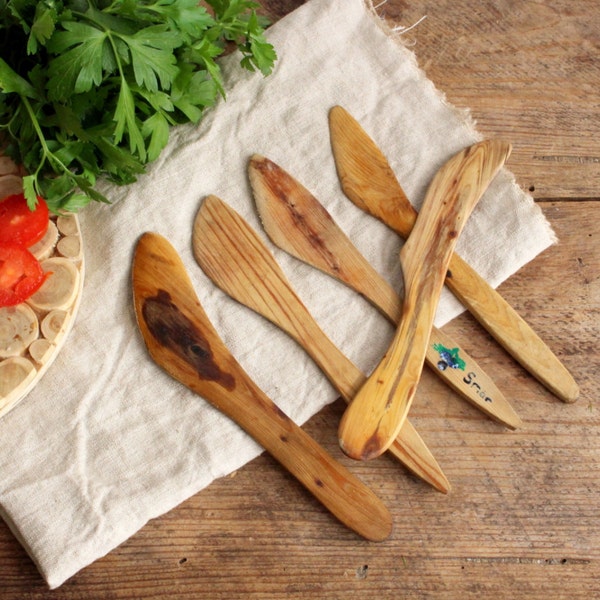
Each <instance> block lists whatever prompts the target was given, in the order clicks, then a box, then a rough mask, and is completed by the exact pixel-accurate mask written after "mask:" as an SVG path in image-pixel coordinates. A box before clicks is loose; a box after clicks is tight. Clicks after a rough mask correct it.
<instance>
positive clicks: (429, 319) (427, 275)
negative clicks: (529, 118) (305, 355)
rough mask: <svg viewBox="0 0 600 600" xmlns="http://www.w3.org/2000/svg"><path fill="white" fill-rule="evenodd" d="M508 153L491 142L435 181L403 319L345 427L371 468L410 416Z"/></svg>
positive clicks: (413, 241)
mask: <svg viewBox="0 0 600 600" xmlns="http://www.w3.org/2000/svg"><path fill="white" fill-rule="evenodd" d="M509 154H510V145H509V144H506V143H504V142H501V141H495V140H487V141H484V142H480V143H479V144H474V145H473V146H471V147H469V148H466V149H465V150H463V151H462V152H459V153H458V154H456V155H455V156H453V157H452V158H451V159H450V160H449V161H448V162H446V163H445V164H444V165H443V166H442V168H441V169H440V170H439V171H438V172H437V173H436V175H435V177H434V178H433V180H432V182H431V184H430V186H429V189H428V190H427V194H426V196H425V201H424V203H423V207H422V209H421V213H420V214H419V217H418V218H417V222H416V223H415V227H414V228H413V231H412V233H411V235H410V237H409V239H408V241H407V242H406V244H404V246H403V247H402V250H401V251H400V263H401V264H402V272H403V275H404V300H403V305H402V317H401V319H400V324H399V326H398V329H397V330H396V335H395V336H394V339H393V340H392V343H391V345H390V347H389V349H388V351H387V352H386V354H385V355H384V357H383V359H382V360H381V362H380V363H379V365H377V367H376V368H375V370H374V371H373V372H372V373H371V375H370V376H369V378H368V379H367V381H366V383H365V384H364V385H363V387H362V388H361V389H360V390H359V392H358V394H357V395H356V396H355V397H354V400H353V401H352V403H351V404H350V406H349V407H348V408H347V409H346V411H345V412H344V415H343V416H342V419H341V421H340V427H339V432H338V435H339V441H340V446H341V448H342V450H343V451H344V452H345V453H346V454H348V456H350V457H352V458H355V459H358V460H369V459H372V458H375V457H377V456H379V455H380V454H381V453H382V452H385V450H386V449H387V448H388V447H389V444H390V442H391V440H393V439H394V437H395V436H396V435H397V431H398V429H399V428H400V427H402V424H403V423H404V419H406V416H407V414H408V411H409V409H410V406H411V404H412V401H413V399H414V396H415V392H416V390H417V384H418V382H419V378H420V377H421V370H422V368H423V363H424V360H425V354H426V351H427V345H428V342H429V335H430V333H431V328H432V324H433V319H434V317H435V311H436V309H437V305H438V300H439V296H440V293H441V291H442V287H443V284H444V277H445V275H446V271H447V269H448V263H449V262H450V257H451V255H452V252H453V251H454V247H455V246H456V242H457V241H458V236H459V235H460V232H461V231H462V229H463V227H464V225H465V223H466V220H467V218H468V216H469V215H470V213H471V211H472V210H473V208H474V207H475V204H476V203H477V202H478V201H479V199H480V198H481V196H482V194H483V192H484V191H485V190H486V189H487V187H488V185H489V183H490V181H491V180H492V179H493V178H494V177H495V176H496V174H497V173H498V171H499V170H500V168H501V167H502V165H503V164H504V162H505V161H506V158H507V156H508V155H509Z"/></svg>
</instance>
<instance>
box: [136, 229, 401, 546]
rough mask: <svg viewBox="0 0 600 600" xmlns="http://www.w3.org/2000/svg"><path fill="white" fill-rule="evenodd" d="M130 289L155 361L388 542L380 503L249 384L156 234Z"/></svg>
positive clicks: (147, 239)
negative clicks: (132, 291)
mask: <svg viewBox="0 0 600 600" xmlns="http://www.w3.org/2000/svg"><path fill="white" fill-rule="evenodd" d="M133 288H134V300H135V311H136V316H137V319H138V324H139V327H140V330H141V332H142V336H143V338H144V341H145V342H146V345H147V347H148V350H149V352H150V354H151V356H152V357H153V358H154V360H155V361H156V362H157V364H159V365H160V366H161V367H162V368H163V369H165V370H166V371H167V372H168V373H169V374H170V375H171V376H173V377H174V378H175V379H177V380H178V381H179V382H181V383H183V384H184V385H186V386H187V387H188V388H189V389H191V390H193V391H194V392H196V393H198V394H199V395H201V396H202V397H203V398H205V399H206V400H207V401H209V402H210V403H211V404H213V405H214V406H215V407H216V408H218V409H219V410H220V411H222V412H223V413H224V414H226V415H227V416H228V417H229V418H231V419H232V420H233V421H235V422H236V423H238V424H239V425H240V426H241V427H242V429H244V430H245V431H246V432H248V433H249V434H250V435H251V436H252V437H253V438H254V439H255V440H256V441H257V442H258V443H259V444H261V445H262V446H263V447H264V448H265V449H266V450H267V451H268V452H269V453H270V454H272V455H273V457H274V458H275V459H277V460H278V461H279V462H280V463H281V464H282V465H283V466H284V467H285V468H286V469H288V471H289V472H290V473H291V474H292V475H294V476H295V477H296V478H297V479H298V481H300V483H302V484H303V485H304V486H305V487H306V489H308V490H309V491H310V492H311V493H312V494H313V495H314V496H315V497H316V498H317V499H319V500H320V501H321V502H322V503H323V505H324V506H326V507H327V508H328V509H329V510H330V511H331V513H332V514H334V515H335V516H336V517H337V518H338V519H339V520H340V521H341V522H342V523H344V524H346V525H347V526H348V527H350V528H351V529H352V530H354V531H356V532H357V533H358V534H359V535H362V536H363V537H365V538H367V539H369V540H373V541H381V540H383V539H385V538H386V537H388V535H389V534H390V532H391V525H392V524H391V516H390V514H389V512H388V510H387V509H386V507H385V506H384V505H383V503H382V502H381V500H380V499H379V498H378V497H377V496H376V495H375V494H374V493H373V491H372V490H370V489H369V488H368V487H367V486H365V485H364V484H363V483H362V482H361V481H360V480H358V479H357V478H356V477H355V476H354V475H352V474H351V473H350V472H349V471H348V470H347V469H346V468H345V467H343V466H342V465H341V464H340V463H338V462H337V461H335V460H334V459H333V458H332V457H331V456H330V455H329V454H327V453H326V452H325V451H324V450H323V449H322V448H321V447H320V446H319V445H318V444H317V443H316V442H315V441H314V440H312V439H311V438H310V437H309V436H308V435H307V434H306V433H305V432H304V431H302V430H301V429H300V428H299V427H298V426H297V425H296V424H295V423H294V422H293V421H292V420H291V419H290V418H289V417H288V416H287V415H285V414H284V413H283V412H282V411H281V410H280V409H279V408H278V407H277V405H276V404H274V403H273V402H272V401H271V400H270V399H269V398H267V396H266V395H265V394H264V393H263V392H262V391H261V390H260V389H259V388H258V387H257V386H256V385H255V384H254V382H253V381H252V380H251V379H250V377H249V376H248V375H247V373H246V372H245V371H244V370H243V369H242V367H241V366H240V365H239V364H238V363H237V362H236V360H235V358H234V357H233V356H232V355H231V353H230V352H229V351H228V350H227V348H226V347H225V345H224V343H223V342H222V340H221V339H220V337H219V336H218V334H217V332H216V330H215V329H214V327H213V326H212V324H211V323H210V321H209V319H208V317H207V315H206V313H205V312H204V310H203V308H202V306H201V305H200V302H199V301H198V299H197V297H196V295H195V292H194V289H193V287H192V285H191V282H190V280H189V276H188V275H187V271H186V270H185V267H184V266H183V263H182V262H181V259H180V258H179V256H178V255H177V253H176V252H175V250H174V249H173V248H172V246H171V245H170V244H169V243H168V242H167V240H165V239H164V238H162V237H161V236H158V235H157V234H145V235H144V236H142V238H141V239H140V241H139V242H138V246H137V248H136V253H135V258H134V269H133Z"/></svg>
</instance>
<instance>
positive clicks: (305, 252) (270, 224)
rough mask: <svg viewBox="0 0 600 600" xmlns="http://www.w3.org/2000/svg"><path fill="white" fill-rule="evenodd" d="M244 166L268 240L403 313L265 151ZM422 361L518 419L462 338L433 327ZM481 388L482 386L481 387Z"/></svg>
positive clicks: (493, 412) (498, 413) (491, 410)
mask: <svg viewBox="0 0 600 600" xmlns="http://www.w3.org/2000/svg"><path fill="white" fill-rule="evenodd" d="M363 164H364V163H363ZM248 171H249V176H250V184H251V187H252V191H253V194H254V199H255V202H256V207H257V209H258V212H259V215H260V217H261V220H262V223H263V227H264V229H265V231H266V232H267V234H268V235H269V237H270V239H271V241H272V242H273V243H274V244H275V245H276V246H278V247H279V248H281V249H283V250H285V251H286V252H288V253H289V254H291V255H292V256H294V257H296V258H298V259H300V260H302V261H304V262H306V263H308V264H310V265H312V266H313V267H315V268H317V269H319V270H320V271H322V272H324V273H326V274H327V275H329V276H330V277H333V278H334V279H337V280H338V281H341V282H342V283H344V284H345V285H347V286H349V287H350V288H352V289H353V290H355V291H357V292H358V293H359V294H360V295H361V296H363V297H364V298H366V299H367V300H369V302H371V304H373V306H375V307H376V308H377V309H379V310H380V312H382V313H383V315H384V316H386V317H387V318H388V320H390V321H391V322H392V324H393V325H397V324H398V322H399V320H400V318H401V316H402V300H401V299H400V297H399V296H398V294H397V293H396V292H395V291H394V289H393V288H392V287H391V285H390V284H389V283H388V282H387V281H385V280H384V279H383V278H382V277H381V276H380V275H379V274H378V273H377V272H376V271H375V269H373V267H372V266H371V265H370V264H369V263H368V262H367V260H366V259H365V258H364V256H362V255H361V254H360V252H359V251H358V250H357V248H356V247H355V246H354V244H353V243H352V241H351V240H350V239H349V238H348V236H346V234H345V233H344V232H343V231H342V230H341V229H340V227H339V226H338V225H337V223H336V222H335V221H334V219H333V217H332V216H331V215H330V214H329V212H327V210H326V209H325V207H324V206H323V205H322V204H321V203H320V202H319V201H318V200H317V198H315V197H314V196H313V195H312V194H311V193H310V191H309V190H308V189H306V188H305V187H304V186H303V185H302V184H301V183H300V182H299V181H297V180H296V179H294V178H293V177H292V176H291V175H290V174H289V173H287V172H286V171H284V170H283V169H282V168H281V167H280V166H279V165H277V164H276V163H274V162H273V161H271V160H269V159H267V158H265V157H259V156H256V155H255V156H253V157H252V158H251V159H250V165H249V167H248ZM442 352H448V353H450V354H452V353H453V354H454V356H455V357H458V358H460V360H461V361H462V364H461V365H460V366H461V367H464V371H463V370H461V368H460V367H459V364H458V361H457V364H455V365H449V364H448V363H451V362H452V359H449V358H448V357H446V359H447V360H448V362H446V359H444V358H443V357H442ZM425 361H426V363H427V364H428V365H429V367H430V368H431V369H432V370H433V372H434V373H435V374H436V375H438V376H439V377H440V378H441V379H442V380H443V381H444V382H445V383H446V384H447V385H449V386H450V387H451V388H452V389H453V390H455V391H456V392H457V393H458V394H459V395H460V396H461V397H462V398H464V399H466V400H467V401H468V402H471V403H472V404H474V405H475V406H477V407H478V408H479V410H481V411H483V412H484V413H485V414H487V415H488V416H490V417H492V418H494V419H496V420H497V421H498V422H500V423H503V424H504V425H506V426H507V427H509V428H510V429H516V428H518V427H520V426H521V425H522V422H521V419H520V417H519V415H517V413H516V412H515V410H514V409H513V408H512V406H511V405H510V403H509V402H508V401H507V400H506V398H505V397H504V395H503V394H502V392H501V391H500V390H499V389H498V386H496V384H495V383H494V382H493V381H492V379H491V377H489V376H488V375H487V373H486V372H485V371H484V370H483V369H481V367H480V366H479V365H478V364H477V363H476V362H475V361H474V360H473V358H472V357H471V356H469V354H468V353H467V352H466V351H465V350H464V348H463V347H462V346H461V345H460V344H458V343H457V342H456V341H455V340H453V339H451V338H449V337H448V336H446V335H444V334H443V333H442V332H441V331H440V330H439V329H438V328H437V327H432V329H431V332H430V335H429V342H428V344H427V350H426V353H425ZM452 366H455V367H458V368H452ZM448 367H450V368H448ZM475 381H477V383H476V384H475V385H473V384H474V382H475ZM482 390H485V391H484V392H483V393H482ZM357 391H358V390H357ZM352 397H354V394H352Z"/></svg>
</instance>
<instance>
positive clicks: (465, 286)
mask: <svg viewBox="0 0 600 600" xmlns="http://www.w3.org/2000/svg"><path fill="white" fill-rule="evenodd" d="M329 124H330V132H331V143H332V148H333V154H334V158H335V163H336V167H337V170H338V174H339V178H340V181H341V184H342V188H343V190H344V192H345V194H346V195H347V196H348V198H349V199H350V200H352V202H354V204H356V205H357V206H358V207H359V208H361V209H363V210H364V211H366V212H368V213H370V214H371V215H373V216H375V217H377V218H378V219H380V220H381V221H383V222H384V223H385V224H386V225H388V226H389V227H391V228H392V229H393V230H394V231H396V232H397V233H399V234H400V235H401V236H402V237H403V238H405V239H406V238H408V235H409V234H410V232H411V230H412V228H413V226H414V223H415V220H416V218H417V212H416V210H415V209H414V208H413V206H412V205H411V203H410V202H409V200H408V198H407V197H406V195H405V193H404V191H403V189H402V187H401V186H400V183H399V182H398V180H397V178H396V176H395V175H394V172H393V171H392V168H391V167H390V165H389V163H388V161H387V159H386V158H385V156H384V155H383V153H382V152H381V150H380V149H379V148H378V147H377V146H376V144H375V142H374V141H373V140H372V139H371V138H370V137H369V136H368V134H367V133H366V132H365V131H364V129H363V128H362V127H361V126H360V124H359V123H358V122H357V121H356V120H355V119H354V117H352V116H351V115H350V114H349V113H348V112H347V111H346V110H345V109H344V108H342V107H341V106H336V107H334V108H333V109H332V110H331V112H330V115H329ZM445 283H446V285H447V286H448V288H449V289H450V290H452V292H453V293H454V294H455V295H456V296H457V298H458V299H459V300H460V301H461V302H462V303H463V304H464V305H465V307H466V308H467V309H468V310H469V312H471V314H472V315H473V316H474V317H475V318H476V319H477V320H478V321H479V322H480V323H481V325H482V326H483V327H484V328H485V329H486V330H487V331H488V332H489V333H490V334H491V335H492V336H493V337H494V338H495V339H496V341H497V342H498V343H499V344H500V345H501V346H502V347H503V348H504V349H505V350H506V351H507V352H508V353H509V354H510V355H511V356H512V357H513V358H514V359H515V360H516V361H517V362H519V363H520V364H521V365H522V366H523V367H524V368H525V369H526V370H527V371H529V372H530V373H531V374H532V375H533V376H534V377H536V378H537V379H538V380H539V381H540V382H541V383H542V384H543V385H544V386H546V387H547V388H548V389H549V390H550V391H551V392H552V393H553V394H555V395H556V396H557V397H558V398H560V399H561V400H562V401H564V402H574V401H575V400H576V399H577V397H578V396H579V388H578V386H577V384H576V383H575V381H574V379H573V377H572V376H571V374H570V373H569V372H568V371H567V369H566V368H565V366H564V365H563V364H562V363H561V362H560V361H559V360H558V358H557V357H556V356H555V355H554V354H553V353H552V351H551V350H550V349H549V348H548V346H547V345H546V344H545V343H544V342H543V341H542V340H541V339H540V337H539V336H538V335H537V334H536V333H535V332H534V331H533V330H532V329H531V327H530V326H529V325H528V324H527V323H526V322H525V321H524V320H523V319H522V318H521V317H520V316H519V315H518V314H517V312H516V311H515V310H514V309H513V308H512V306H510V304H508V302H506V300H504V298H502V296H501V295H500V294H499V293H498V292H497V291H496V290H494V289H493V288H492V287H491V286H490V284H489V283H488V282H487V281H486V280H485V279H484V278H483V277H481V276H480V275H479V274H478V273H477V272H476V271H475V270H474V269H473V268H472V267H470V266H469V265H468V264H467V263H466V262H465V261H464V260H463V259H461V258H460V256H458V255H456V254H455V255H454V256H452V259H451V260H450V265H449V274H448V276H447V277H446V281H445Z"/></svg>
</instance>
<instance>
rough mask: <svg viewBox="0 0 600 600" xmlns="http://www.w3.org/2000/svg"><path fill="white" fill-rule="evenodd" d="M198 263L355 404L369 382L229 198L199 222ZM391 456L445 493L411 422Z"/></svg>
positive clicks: (207, 206)
mask: <svg viewBox="0 0 600 600" xmlns="http://www.w3.org/2000/svg"><path fill="white" fill-rule="evenodd" d="M192 245H193V248H194V256H195V257H196V261H197V262H198V264H199V265H200V267H201V268H202V270H203V271H204V272H205V273H206V275H207V276H208V277H209V278H210V279H211V281H212V282H213V283H214V284H215V285H217V286H218V287H219V288H221V289H222V290H223V291H224V292H225V293H226V294H228V295H229V296H231V297H232V298H234V299H235V300H237V301H238V302H240V303H241V304H244V305H245V306H247V307H249V308H251V309H252V310H254V311H255V312H257V313H258V314H259V315H262V316H263V317H265V318H266V319H268V320H269V321H271V322H272V323H274V324H275V325H277V327H279V328H280V329H282V330H283V331H285V332H286V333H287V334H288V335H289V336H290V337H291V338H292V339H294V340H295V341H296V342H297V343H298V344H299V345H300V346H301V347H302V348H304V349H305V350H306V352H307V353H308V355H309V356H310V357H311V358H312V359H313V360H314V361H315V363H316V364H317V365H318V366H319V367H320V368H321V370H322V371H323V373H325V375H326V376H327V378H328V379H329V381H330V382H331V383H332V384H333V385H334V387H335V388H336V389H337V390H338V391H339V393H340V394H341V395H342V398H344V400H346V402H350V401H351V400H352V398H354V395H355V394H356V392H357V391H358V390H359V389H360V387H361V386H362V385H363V383H364V382H365V380H366V375H364V374H363V373H362V372H361V371H360V369H359V368H358V367H357V366H355V365H354V364H353V363H352V362H351V361H350V360H349V359H348V358H346V356H345V355H344V354H342V352H341V351H340V350H339V349H338V348H337V346H335V344H334V343H333V342H332V341H331V339H330V338H329V337H328V336H327V335H326V334H325V332H324V331H323V330H322V329H321V328H320V327H319V325H318V324H317V322H316V321H315V319H314V318H313V317H312V315H311V314H310V312H309V311H308V309H307V308H306V306H305V305H304V303H303V302H302V300H301V299H300V298H299V297H298V295H297V294H296V292H295V291H294V290H293V288H292V286H291V284H290V282H289V281H288V279H287V277H286V276H285V274H284V273H283V271H282V270H281V268H280V267H279V265H278V264H277V261H276V260H275V257H274V256H273V255H272V254H271V252H270V251H269V250H268V248H267V247H266V246H265V244H264V243H263V241H262V240H261V239H260V237H259V236H258V234H257V233H256V232H255V231H254V229H252V227H251V226H250V225H249V224H248V223H247V222H246V221H245V220H244V219H243V218H242V217H241V216H240V215H239V214H238V213H237V212H236V211H235V210H233V208H231V207H230V206H228V205H227V204H226V203H225V202H224V201H223V200H221V199H220V198H217V197H216V196H208V197H207V198H205V199H204V201H203V202H202V206H201V207H200V210H199V211H198V214H197V215H196V219H195V220H194V231H193V237H192ZM389 451H390V453H391V454H392V455H393V456H394V457H395V458H396V459H398V460H399V461H400V462H402V463H403V464H404V465H405V466H406V467H407V468H408V469H409V470H410V471H411V472H412V473H413V474H415V475H416V476H417V477H420V478H421V479H423V480H424V481H426V482H427V483H429V484H430V485H432V486H434V487H435V488H436V489H438V490H439V491H441V492H443V493H447V492H448V490H449V489H450V484H449V482H448V479H447V478H446V476H445V475H444V473H443V471H442V469H441V467H440V466H439V464H438V463H437V461H436V460H435V458H434V456H433V454H432V453H431V451H430V450H429V448H427V446H426V445H425V442H424V441H423V440H422V438H421V436H420V435H419V434H418V433H417V431H416V429H415V428H414V427H413V426H412V424H411V423H410V422H409V421H408V419H407V420H406V421H405V422H404V425H403V427H402V429H401V431H400V434H399V436H398V438H397V439H396V441H395V442H394V443H393V444H392V445H391V447H390V450H389Z"/></svg>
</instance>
